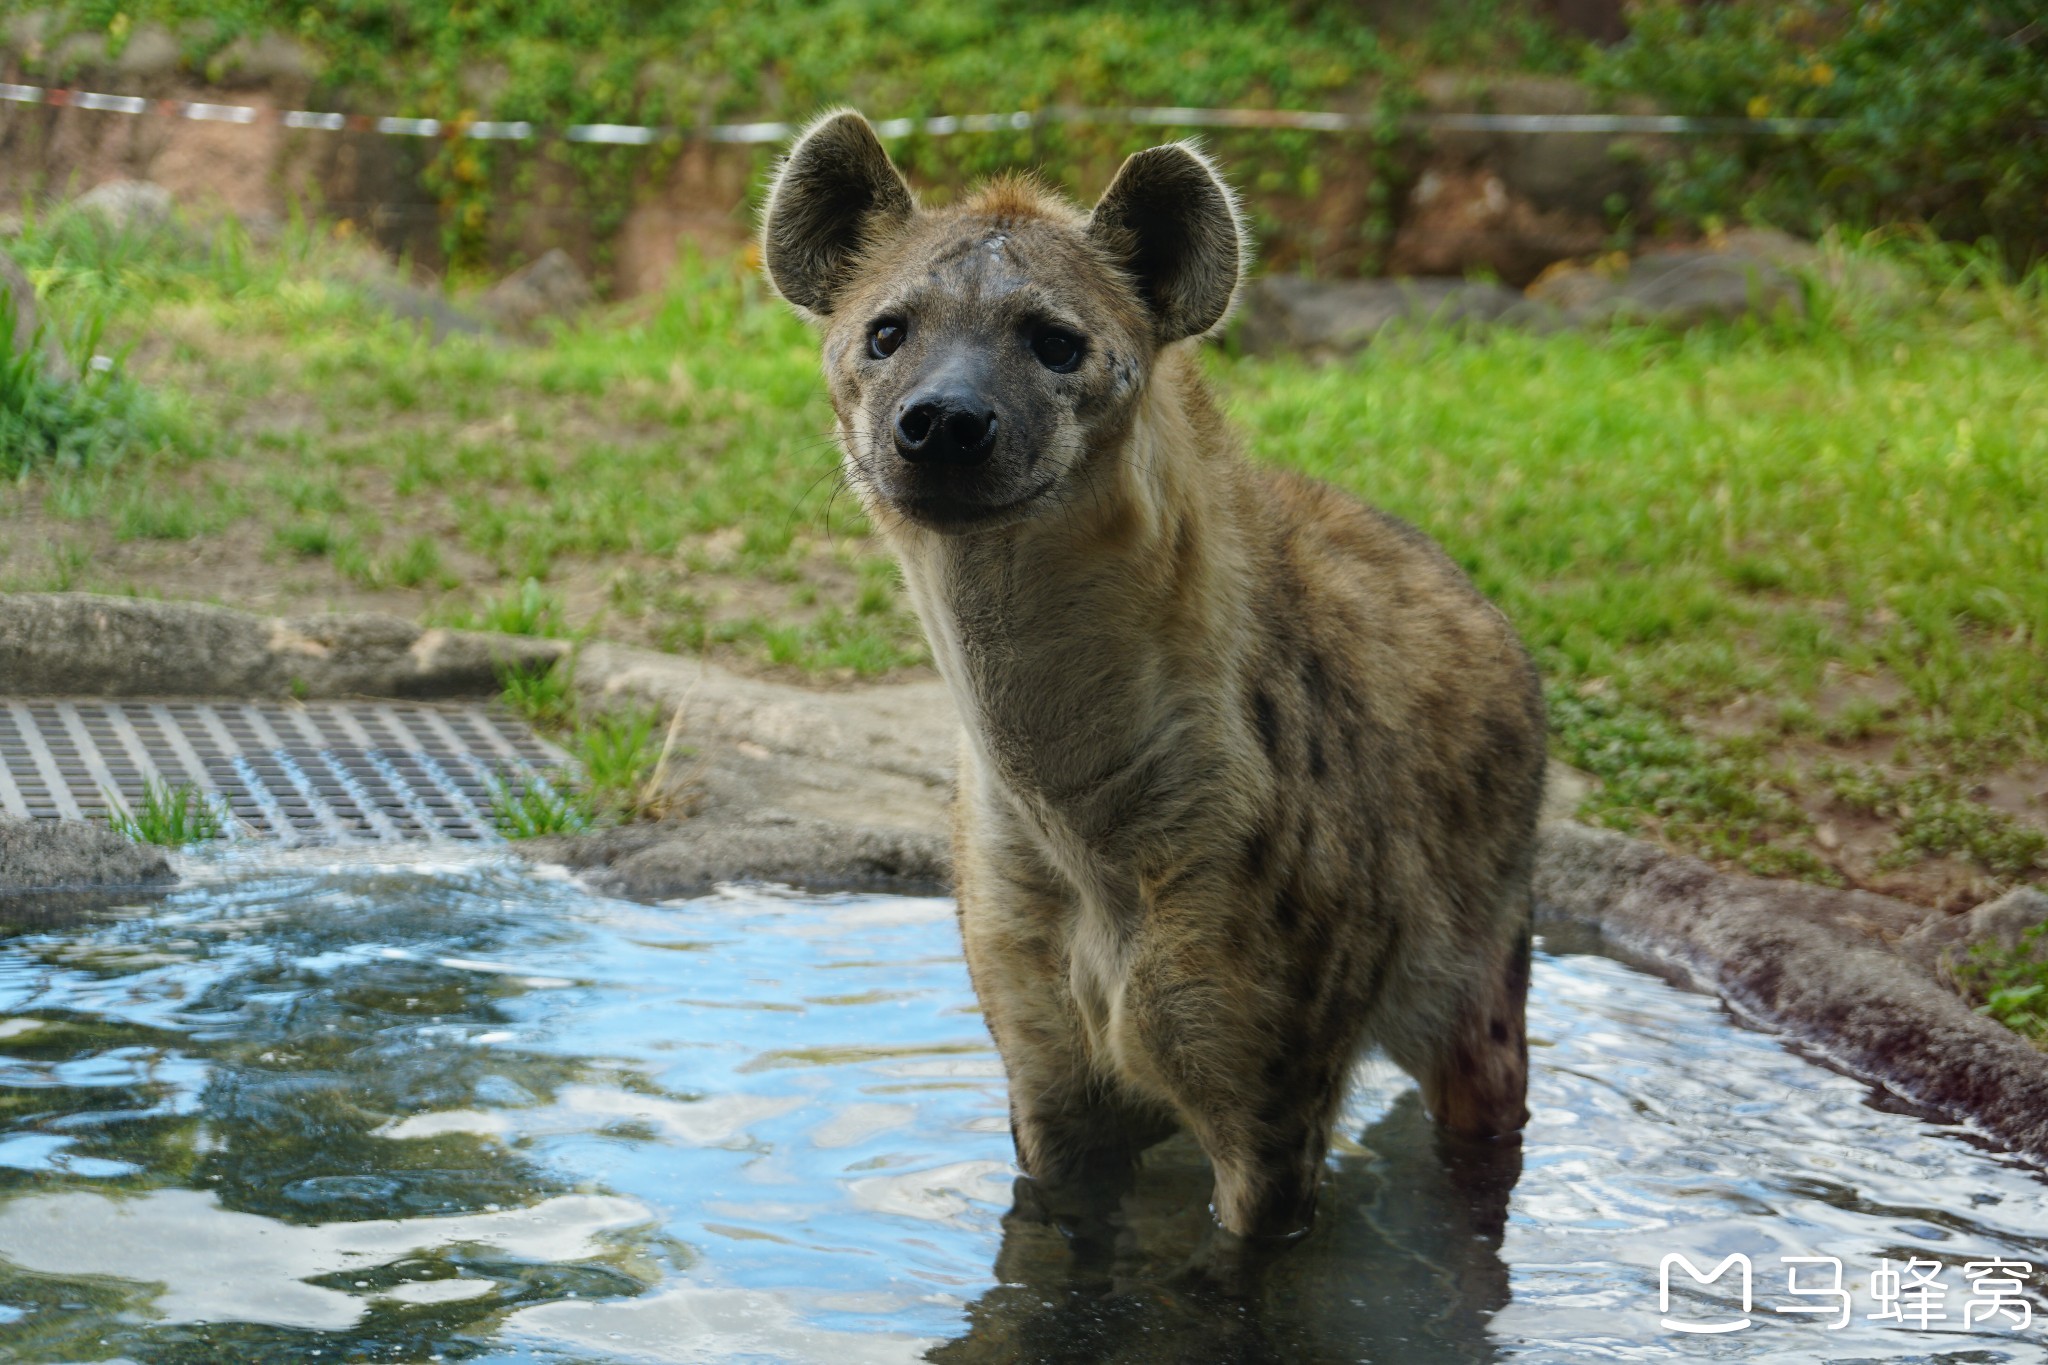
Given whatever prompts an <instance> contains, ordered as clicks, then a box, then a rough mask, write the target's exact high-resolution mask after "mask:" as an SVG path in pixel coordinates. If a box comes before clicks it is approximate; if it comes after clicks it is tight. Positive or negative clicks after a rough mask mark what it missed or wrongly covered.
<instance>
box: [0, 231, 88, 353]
mask: <svg viewBox="0 0 2048 1365" xmlns="http://www.w3.org/2000/svg"><path fill="white" fill-rule="evenodd" d="M0 317H12V318H13V320H14V330H13V332H12V333H10V334H9V338H8V346H9V349H10V350H13V351H16V352H19V351H20V350H22V349H23V348H24V347H28V346H35V347H37V348H39V349H40V350H41V351H42V353H43V375H44V377H45V378H48V379H51V380H54V381H56V382H57V383H59V384H70V383H75V382H76V381H77V379H78V370H77V367H76V366H74V365H73V364H72V363H71V358H70V357H69V356H67V355H65V354H64V348H63V347H62V346H60V345H58V344H57V341H56V339H55V338H54V337H53V336H52V335H51V334H50V332H49V330H48V329H47V328H45V327H44V326H43V316H42V310H41V309H40V308H39V307H38V306H37V305H36V287H35V285H34V284H32V283H30V281H29V278H28V276H27V275H25V274H23V273H22V269H21V267H20V266H19V265H16V264H15V262H14V258H13V257H12V256H9V255H8V254H7V253H6V252H4V251H0Z"/></svg>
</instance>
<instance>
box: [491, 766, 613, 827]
mask: <svg viewBox="0 0 2048 1365" xmlns="http://www.w3.org/2000/svg"><path fill="white" fill-rule="evenodd" d="M490 791H491V820H492V823H494V824H495V825H496V826H497V828H498V833H500V834H502V835H504V836H505V837H506V838H507V839H539V838H542V837H544V836H546V835H550V834H580V833H582V832H583V831H584V830H587V829H589V828H590V827H591V826H592V825H594V824H596V823H597V820H598V815H597V810H596V807H595V805H594V804H593V802H592V801H591V798H590V796H589V794H588V793H586V792H582V791H579V790H577V789H576V788H575V787H574V786H573V785H572V784H571V783H570V782H569V781H568V780H567V779H565V778H564V776H563V775H562V774H560V773H556V774H552V775H544V776H537V777H535V778H532V779H529V780H527V781H524V782H521V783H519V784H517V785H512V784H508V783H505V782H495V781H494V782H493V783H492V784H491V789H490Z"/></svg>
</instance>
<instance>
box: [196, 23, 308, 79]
mask: <svg viewBox="0 0 2048 1365" xmlns="http://www.w3.org/2000/svg"><path fill="white" fill-rule="evenodd" d="M217 64H218V67H219V69H220V72H221V74H222V76H223V77H224V78H227V79H229V80H233V81H236V82H240V83H242V84H246V85H296V84H300V83H302V82H305V81H310V80H311V79H312V78H313V73H314V69H315V63H314V61H313V58H312V56H311V55H310V54H309V53H308V52H307V50H306V47H305V45H304V44H302V43H299V42H297V41H295V40H294V39H291V38H287V37H286V36H284V35H283V34H281V33H276V32H266V33H263V34H260V35H258V36H256V37H254V38H252V37H250V36H249V35H247V34H244V35H242V36H241V37H239V38H237V39H235V41H234V42H232V43H229V44H228V46H227V49H226V50H225V51H224V52H222V53H221V55H220V57H219V58H218V59H217Z"/></svg>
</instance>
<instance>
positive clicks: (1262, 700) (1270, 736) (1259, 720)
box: [1252, 687, 1280, 759]
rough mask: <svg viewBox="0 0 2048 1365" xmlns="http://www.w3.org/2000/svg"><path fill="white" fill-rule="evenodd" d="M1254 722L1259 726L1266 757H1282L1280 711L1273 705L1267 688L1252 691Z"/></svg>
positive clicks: (1260, 738) (1260, 741)
mask: <svg viewBox="0 0 2048 1365" xmlns="http://www.w3.org/2000/svg"><path fill="white" fill-rule="evenodd" d="M1252 724H1253V725H1255V726H1257V727H1258V731H1259V744H1260V746H1261V747H1263V748H1264V749H1265V751H1266V757H1267V758H1272V759H1277V758H1279V757H1280V713H1279V711H1278V710H1276V709H1275V708H1274V706H1273V698H1272V697H1271V696H1269V695H1268V694H1267V692H1266V689H1265V688H1263V687H1262V688H1260V689H1258V690H1257V691H1256V692H1254V693H1252Z"/></svg>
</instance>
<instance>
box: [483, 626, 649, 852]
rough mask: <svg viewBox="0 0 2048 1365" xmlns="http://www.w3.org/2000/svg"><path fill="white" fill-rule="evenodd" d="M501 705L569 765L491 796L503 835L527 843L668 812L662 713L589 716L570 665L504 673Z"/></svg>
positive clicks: (644, 711)
mask: <svg viewBox="0 0 2048 1365" xmlns="http://www.w3.org/2000/svg"><path fill="white" fill-rule="evenodd" d="M501 681H502V684H503V688H504V691H503V694H502V695H503V698H504V701H505V704H506V705H507V706H509V707H511V708H512V709H513V710H514V711H517V712H518V713H519V714H520V715H522V716H525V717H526V718H527V719H528V720H530V721H531V722H533V724H534V725H535V726H537V727H538V728H540V729H542V730H544V731H547V732H549V733H551V734H552V735H553V736H554V737H555V739H556V741H557V742H558V743H559V744H561V746H562V748H563V749H565V750H566V751H567V752H568V754H569V756H570V758H571V760H573V762H572V765H571V766H570V767H569V768H567V769H566V770H563V771H558V772H553V773H550V774H548V775H547V778H546V780H545V781H543V782H540V783H537V784H536V783H529V784H527V785H526V786H524V787H521V788H520V789H518V790H517V791H510V790H506V791H500V790H497V789H495V788H494V790H493V792H492V807H493V812H494V815H495V818H496V819H497V822H498V826H499V828H500V830H501V831H503V832H504V833H505V835H506V837H507V838H532V837H534V836H535V835H538V834H559V833H564V832H568V831H571V830H575V829H587V828H589V827H591V826H592V825H596V824H618V823H623V822H626V821H629V820H638V819H646V818H652V817H657V816H660V815H662V814H665V813H666V811H667V807H668V803H669V802H670V800H671V799H672V798H671V795H670V793H669V792H668V790H667V788H666V785H665V781H664V778H665V774H664V762H665V760H666V759H667V758H669V757H672V756H673V755H674V752H675V751H674V750H673V749H672V747H671V746H672V741H673V735H672V734H671V733H664V731H663V729H662V727H661V716H660V713H659V712H657V711H655V710H652V709H650V708H644V707H636V708H626V709H621V710H616V711H600V712H596V713H595V714H586V713H585V712H584V710H583V708H582V706H581V704H580V702H579V700H578V698H577V695H576V689H575V662H574V660H573V659H565V660H563V661H562V662H560V663H558V664H556V665H555V666H554V667H553V668H550V669H547V670H546V671H544V672H538V673H530V672H512V671H507V672H506V673H505V674H504V675H503V676H502V679H501Z"/></svg>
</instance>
